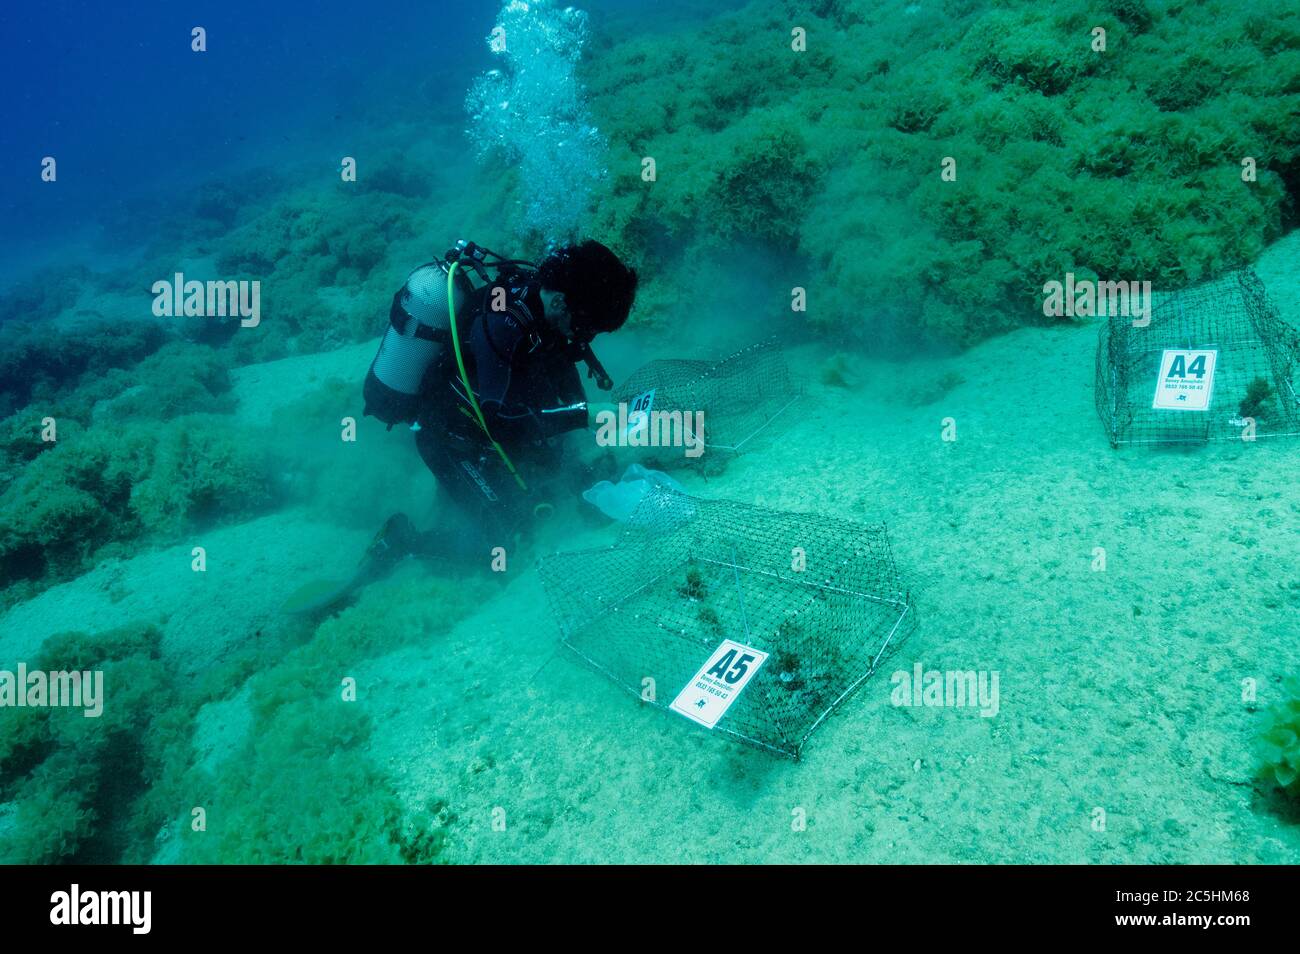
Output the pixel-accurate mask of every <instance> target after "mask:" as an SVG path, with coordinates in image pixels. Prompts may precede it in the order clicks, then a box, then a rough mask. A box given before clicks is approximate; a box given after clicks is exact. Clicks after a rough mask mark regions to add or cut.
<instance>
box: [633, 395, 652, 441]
mask: <svg viewBox="0 0 1300 954" xmlns="http://www.w3.org/2000/svg"><path fill="white" fill-rule="evenodd" d="M654 406H655V389H654V388H651V389H650V390H649V391H646V392H645V393H644V394H638V395H637V396H636V397H634V398H633V399H632V403H631V404H629V405H628V406H627V436H628V437H631V436H632V435H633V434H637V433H640V432H641V431H644V430H647V429H648V428H649V427H650V410H651V409H652V408H653V407H654Z"/></svg>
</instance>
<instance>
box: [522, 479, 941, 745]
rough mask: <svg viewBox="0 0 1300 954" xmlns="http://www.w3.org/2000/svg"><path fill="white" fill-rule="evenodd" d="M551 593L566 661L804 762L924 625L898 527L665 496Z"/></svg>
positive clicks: (579, 557)
mask: <svg viewBox="0 0 1300 954" xmlns="http://www.w3.org/2000/svg"><path fill="white" fill-rule="evenodd" d="M541 575H542V581H543V584H544V586H545V588H546V592H547V596H548V599H549V602H550V605H551V610H552V612H553V614H554V616H555V619H556V621H557V623H558V624H559V629H560V635H561V639H562V641H563V643H564V645H565V646H567V647H568V648H569V649H571V650H572V651H573V652H574V653H576V654H577V655H578V656H579V657H580V658H581V659H583V660H585V661H586V662H587V663H589V664H590V665H591V666H593V667H594V668H595V669H597V670H598V671H600V672H602V673H604V674H605V675H607V676H608V677H609V678H610V679H612V680H613V681H614V682H615V683H617V684H618V685H620V686H622V687H624V688H626V689H627V690H629V691H630V692H633V693H635V694H636V695H637V696H639V697H640V698H641V699H642V700H643V701H644V702H647V703H649V704H653V705H655V706H657V707H659V708H663V709H667V710H670V711H673V712H676V713H678V714H679V715H681V716H684V717H685V719H688V720H690V721H692V722H695V723H699V724H701V725H704V726H706V727H708V728H710V729H713V730H714V731H716V732H720V733H723V734H725V735H728V736H731V737H733V738H735V739H738V740H741V741H743V742H747V743H749V744H751V745H755V746H758V747H760V748H763V749H766V750H768V751H772V752H777V753H781V754H783V755H787V756H790V757H792V758H796V759H797V758H798V757H799V755H800V753H801V752H802V750H803V747H804V745H805V743H806V742H807V741H808V739H809V737H810V736H811V735H812V734H813V732H815V731H816V730H817V728H818V727H819V726H821V725H822V723H823V722H824V721H825V720H826V718H827V717H828V716H829V715H830V714H831V713H832V712H833V711H834V710H835V709H836V708H837V707H838V706H840V705H841V704H842V703H843V702H844V701H845V700H847V699H848V698H849V697H850V696H851V695H852V694H853V692H854V691H855V690H857V689H858V688H859V687H860V686H861V685H862V684H863V683H864V682H865V681H866V680H867V679H868V678H869V677H870V676H871V675H872V674H873V673H874V672H875V671H876V669H877V668H878V667H879V665H880V663H881V660H882V659H883V658H885V657H886V655H887V654H888V653H889V651H890V650H892V649H893V648H896V647H897V646H898V645H899V644H900V643H901V641H902V640H903V638H904V637H905V636H906V635H907V634H908V633H909V632H910V631H911V630H912V628H913V627H914V626H915V619H916V612H915V608H914V606H913V602H912V597H911V594H910V593H909V592H908V590H907V588H906V587H905V586H904V584H903V582H902V580H901V579H900V577H899V573H898V570H897V568H896V566H895V563H894V558H893V555H892V552H891V549H890V544H889V537H888V533H887V532H886V529H885V527H884V526H879V525H877V526H864V525H860V524H856V523H852V522H850V521H844V520H839V519H835V518H832V517H827V516H822V515H818V514H796V513H784V512H780V511H775V510H768V509H765V508H761V507H753V506H748V505H745V504H739V503H734V502H730V501H724V500H703V499H700V498H697V497H693V496H689V495H686V494H681V493H677V492H674V491H672V490H668V489H664V488H659V489H656V490H653V491H651V492H649V493H648V494H647V495H646V496H645V498H644V499H643V500H642V502H641V504H640V505H639V506H638V508H637V510H636V511H635V512H634V513H633V515H632V517H631V519H630V520H629V521H628V523H627V525H626V527H625V529H624V530H623V532H622V534H621V536H620V537H619V539H618V542H617V543H616V544H615V545H614V546H612V547H608V548H603V549H592V550H582V551H577V552H570V553H558V554H555V555H554V556H551V557H548V558H546V559H545V560H543V561H542V564H541Z"/></svg>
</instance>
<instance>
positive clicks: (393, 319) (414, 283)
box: [362, 262, 473, 427]
mask: <svg viewBox="0 0 1300 954" xmlns="http://www.w3.org/2000/svg"><path fill="white" fill-rule="evenodd" d="M447 271H448V266H447V265H446V264H444V263H443V262H431V263H429V264H427V265H421V266H420V267H419V268H417V269H416V270H415V271H413V272H411V274H410V275H409V276H407V279H406V282H405V283H404V284H403V285H402V287H401V288H399V289H398V290H397V294H395V295H394V296H393V304H392V307H391V308H390V309H389V312H388V328H387V329H386V330H385V332H384V337H383V339H382V340H381V341H380V342H379V351H378V353H377V354H376V355H375V359H374V360H373V361H372V362H371V363H370V370H369V371H368V372H367V373H366V383H365V386H364V388H363V389H362V395H363V397H364V399H365V413H366V414H368V415H370V416H372V417H377V418H379V420H381V421H383V422H384V423H385V424H387V425H388V426H389V427H392V426H393V425H394V424H402V423H409V422H411V421H414V420H415V418H416V415H417V413H418V410H419V407H418V403H419V402H418V396H419V393H420V386H421V383H422V382H423V380H424V375H425V372H426V371H428V370H429V366H430V365H431V364H433V362H434V360H435V359H436V358H437V357H438V355H439V353H440V352H441V351H442V349H443V348H444V347H448V346H449V345H450V342H451V338H450V336H449V334H448V326H447V314H448V311H447ZM454 284H455V296H456V300H455V302H454V304H455V306H456V311H457V312H460V313H463V308H464V305H465V302H466V301H467V300H468V298H469V295H470V294H471V293H472V292H473V286H472V284H471V283H470V280H469V278H468V276H466V275H465V273H464V272H463V271H461V270H458V271H457V274H456V280H455V283H454Z"/></svg>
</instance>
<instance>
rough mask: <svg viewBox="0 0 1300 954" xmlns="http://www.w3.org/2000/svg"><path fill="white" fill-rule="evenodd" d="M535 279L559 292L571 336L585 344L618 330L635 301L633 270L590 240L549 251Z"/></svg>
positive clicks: (545, 286)
mask: <svg viewBox="0 0 1300 954" xmlns="http://www.w3.org/2000/svg"><path fill="white" fill-rule="evenodd" d="M537 280H538V281H539V282H540V283H541V285H542V287H543V288H549V289H551V290H552V291H557V292H561V293H563V295H564V303H565V305H567V306H568V309H569V314H570V315H572V316H573V331H574V334H575V337H577V338H579V339H583V340H586V341H590V340H591V339H592V338H594V337H595V336H596V335H598V334H600V333H602V332H608V331H617V330H618V329H619V328H622V327H623V323H624V322H625V321H627V316H628V313H629V312H630V311H631V310H632V302H633V301H634V300H635V298H636V270H635V269H631V268H628V267H627V266H626V265H624V264H623V263H622V262H621V261H620V260H619V257H618V256H617V255H615V254H614V253H613V252H611V251H610V250H609V249H607V248H606V247H605V246H603V245H601V244H600V243H599V242H597V241H594V240H592V239H587V240H586V241H585V242H582V243H581V244H579V245H565V246H563V247H561V248H557V249H556V250H555V251H553V252H551V254H549V255H547V256H546V258H545V259H544V260H543V261H542V264H541V265H540V266H539V267H538V269H537Z"/></svg>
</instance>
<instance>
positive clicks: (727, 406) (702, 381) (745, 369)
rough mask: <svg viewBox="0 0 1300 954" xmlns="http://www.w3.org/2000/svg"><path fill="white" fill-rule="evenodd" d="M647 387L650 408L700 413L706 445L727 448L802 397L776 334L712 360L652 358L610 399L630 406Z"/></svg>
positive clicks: (745, 441)
mask: <svg viewBox="0 0 1300 954" xmlns="http://www.w3.org/2000/svg"><path fill="white" fill-rule="evenodd" d="M651 391H653V392H654V398H653V412H659V413H662V414H665V415H670V414H673V413H680V414H682V415H689V414H694V413H696V412H703V414H704V446H705V447H706V448H708V449H710V450H722V451H731V452H738V451H739V450H740V449H741V448H742V447H744V446H745V445H746V444H748V443H749V442H750V441H751V440H752V439H753V438H755V437H756V436H758V434H760V433H761V432H763V431H764V430H767V429H769V428H770V426H771V425H772V424H773V422H774V421H775V420H776V418H777V417H778V416H779V415H780V414H781V412H782V411H784V410H786V408H788V407H789V406H790V405H791V404H793V403H794V402H795V400H797V399H798V397H799V395H800V390H799V388H798V387H797V386H796V384H795V382H794V379H793V377H792V376H791V374H790V369H789V367H788V366H787V364H786V362H785V358H784V357H783V355H782V354H781V349H780V347H779V346H778V343H777V340H776V339H775V338H769V339H767V340H766V341H762V342H759V343H758V344H754V345H751V346H749V347H748V348H744V349H742V350H740V351H737V352H735V353H734V354H730V355H727V356H726V357H723V358H719V359H717V360H714V361H704V360H685V359H676V358H673V359H666V360H659V361H651V362H650V363H648V364H646V365H644V366H643V367H641V368H640V369H639V370H637V371H636V372H634V373H633V374H632V376H631V377H630V378H628V379H627V381H625V382H624V383H623V384H622V385H621V386H620V387H619V388H618V389H617V390H615V392H614V401H615V403H626V404H628V405H629V406H632V405H633V402H635V401H636V399H637V398H638V397H640V396H642V395H644V394H647V393H649V392H651Z"/></svg>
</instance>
